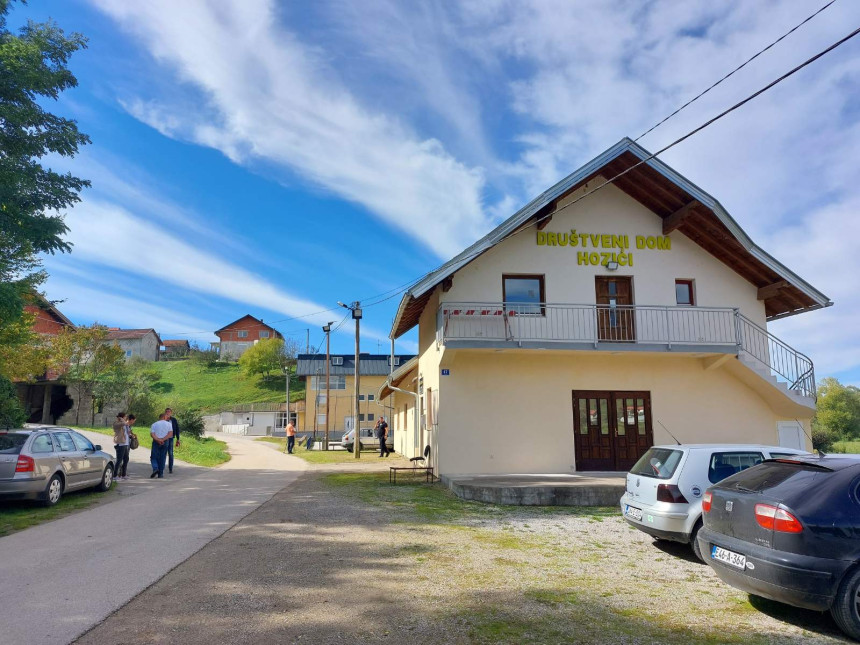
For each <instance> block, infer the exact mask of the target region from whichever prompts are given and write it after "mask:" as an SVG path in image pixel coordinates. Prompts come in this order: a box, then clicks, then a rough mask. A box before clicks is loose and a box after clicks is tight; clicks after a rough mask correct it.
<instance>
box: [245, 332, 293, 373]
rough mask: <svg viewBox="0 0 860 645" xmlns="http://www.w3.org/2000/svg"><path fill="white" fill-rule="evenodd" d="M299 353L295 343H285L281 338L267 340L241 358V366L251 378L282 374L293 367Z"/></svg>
mask: <svg viewBox="0 0 860 645" xmlns="http://www.w3.org/2000/svg"><path fill="white" fill-rule="evenodd" d="M297 353H298V345H297V344H296V343H295V342H293V341H290V342H288V343H285V342H284V341H283V340H281V339H280V338H265V339H263V340H261V341H259V342H258V343H256V344H255V345H253V346H252V347H250V348H248V349H247V350H246V351H245V353H244V354H242V356H240V357H239V366H240V367H241V368H242V371H243V372H244V373H245V374H247V375H249V376H251V375H254V374H262V375H263V376H265V377H268V376H269V374H271V373H272V372H277V373H278V374H281V373H282V372H283V371H284V370H285V369H286V368H287V367H289V366H290V365H292V364H293V363H294V362H295V360H296V355H297Z"/></svg>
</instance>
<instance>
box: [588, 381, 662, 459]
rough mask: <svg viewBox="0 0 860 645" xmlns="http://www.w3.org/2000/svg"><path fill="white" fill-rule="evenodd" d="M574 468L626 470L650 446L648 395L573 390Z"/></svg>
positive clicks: (651, 437) (652, 435) (651, 440)
mask: <svg viewBox="0 0 860 645" xmlns="http://www.w3.org/2000/svg"><path fill="white" fill-rule="evenodd" d="M573 437H574V440H573V442H574V450H575V452H576V469H577V470H578V471H579V470H606V471H612V470H620V471H624V470H630V469H631V468H632V467H633V465H634V464H635V463H636V462H637V461H638V460H639V457H641V456H642V455H643V454H645V451H646V450H648V448H650V447H651V446H652V445H654V434H653V431H652V429H651V394H650V392H610V391H603V390H574V392H573Z"/></svg>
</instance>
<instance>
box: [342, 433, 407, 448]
mask: <svg viewBox="0 0 860 645" xmlns="http://www.w3.org/2000/svg"><path fill="white" fill-rule="evenodd" d="M360 432H361V434H359V435H358V436H359V439H358V449H359V450H365V449H368V448H371V449H378V448H379V439H378V438H377V436H376V429H375V428H362V429H361V430H360ZM393 434H394V433H393V432H391V431H389V432H388V438H387V439H386V440H385V445H386V447H387V448H388V449H389V450H391V451H392V452H393V451H394V437H392V435H393ZM341 445H342V446H343V447H344V448H346V449H347V450H348V451H349V452H352V449H353V447H354V446H355V430H350V431H349V432H347V433H346V434H344V435H343V437H342V438H341Z"/></svg>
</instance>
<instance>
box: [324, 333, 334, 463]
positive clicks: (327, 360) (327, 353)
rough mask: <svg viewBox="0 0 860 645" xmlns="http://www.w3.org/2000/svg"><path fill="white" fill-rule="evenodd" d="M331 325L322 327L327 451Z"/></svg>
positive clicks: (326, 442)
mask: <svg viewBox="0 0 860 645" xmlns="http://www.w3.org/2000/svg"><path fill="white" fill-rule="evenodd" d="M332 324H333V323H331V322H330V323H327V324H326V325H323V331H324V332H325V443H324V444H323V445H324V447H325V449H326V450H328V429H329V402H328V397H329V395H330V393H329V388H330V387H331V386H330V379H331V345H330V344H329V340H330V335H331V326H332Z"/></svg>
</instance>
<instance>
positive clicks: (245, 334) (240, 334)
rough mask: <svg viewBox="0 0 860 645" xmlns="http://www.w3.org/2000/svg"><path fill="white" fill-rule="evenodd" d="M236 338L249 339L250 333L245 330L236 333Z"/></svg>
mask: <svg viewBox="0 0 860 645" xmlns="http://www.w3.org/2000/svg"><path fill="white" fill-rule="evenodd" d="M236 337H237V338H247V337H248V331H247V330H246V329H243V330H240V331H237V332H236Z"/></svg>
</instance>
